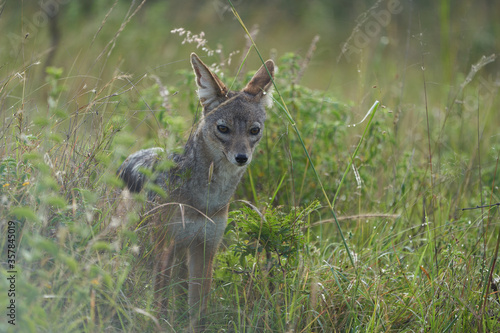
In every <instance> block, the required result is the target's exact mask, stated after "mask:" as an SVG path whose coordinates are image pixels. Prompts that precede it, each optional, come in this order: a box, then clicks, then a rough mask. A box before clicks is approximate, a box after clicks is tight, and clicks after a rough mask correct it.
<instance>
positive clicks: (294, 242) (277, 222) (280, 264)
mask: <svg viewBox="0 0 500 333" xmlns="http://www.w3.org/2000/svg"><path fill="white" fill-rule="evenodd" d="M317 208H319V202H317V201H314V202H313V203H311V204H310V205H308V206H307V207H304V208H297V207H293V208H292V209H291V210H290V212H288V213H285V212H283V211H282V210H281V209H279V208H276V207H272V206H270V205H267V206H266V207H265V209H264V212H263V213H261V212H259V211H258V210H257V209H256V207H253V206H244V207H243V208H241V210H240V211H233V212H231V217H230V221H231V223H230V225H229V227H228V228H229V230H230V231H229V232H230V234H232V235H231V238H232V239H235V243H234V244H232V245H231V246H230V250H231V251H232V252H233V253H234V254H235V255H236V256H239V257H240V264H241V266H242V267H243V268H244V269H245V270H248V269H250V268H251V267H252V266H253V263H255V262H256V260H257V258H258V257H259V256H260V255H261V254H263V252H264V253H265V254H266V258H267V262H266V263H265V266H266V267H267V269H268V270H270V269H278V270H280V271H281V270H282V271H289V270H290V269H294V268H296V267H297V265H298V263H299V254H300V252H301V251H302V250H303V249H304V246H305V245H306V237H305V235H304V233H303V229H304V228H305V227H306V222H307V220H306V219H308V218H309V215H310V214H311V213H312V212H313V211H314V210H316V209H317Z"/></svg>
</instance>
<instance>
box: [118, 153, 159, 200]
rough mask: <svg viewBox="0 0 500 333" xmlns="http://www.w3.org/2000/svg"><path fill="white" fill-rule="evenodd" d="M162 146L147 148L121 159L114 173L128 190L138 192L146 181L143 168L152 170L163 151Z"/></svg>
mask: <svg viewBox="0 0 500 333" xmlns="http://www.w3.org/2000/svg"><path fill="white" fill-rule="evenodd" d="M163 151H164V150H163V149H162V148H149V149H143V150H139V151H138V152H135V153H133V154H132V155H130V156H129V157H127V159H126V160H125V161H123V163H122V165H120V168H118V171H117V172H116V174H117V175H118V177H120V178H121V179H122V180H123V181H124V182H125V185H127V188H128V189H129V191H130V192H140V191H141V190H142V188H143V187H144V183H145V182H146V181H147V179H146V175H145V173H144V170H153V169H154V166H155V165H156V164H157V162H158V159H159V154H161V153H163Z"/></svg>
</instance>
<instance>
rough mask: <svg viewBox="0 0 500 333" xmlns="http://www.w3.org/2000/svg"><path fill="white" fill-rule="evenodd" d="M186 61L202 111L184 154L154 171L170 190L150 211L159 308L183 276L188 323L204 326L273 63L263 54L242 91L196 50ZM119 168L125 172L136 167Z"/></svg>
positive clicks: (259, 131)
mask: <svg viewBox="0 0 500 333" xmlns="http://www.w3.org/2000/svg"><path fill="white" fill-rule="evenodd" d="M191 64H192V66H193V70H194V72H195V75H196V83H197V86H198V96H199V98H200V102H201V103H202V105H203V117H202V119H201V121H200V123H199V125H198V127H197V129H196V130H195V132H194V134H193V135H192V136H191V137H190V138H189V140H188V142H187V144H186V147H185V151H184V153H183V155H176V156H173V157H172V159H173V161H174V162H175V163H176V165H175V166H174V167H173V168H171V169H170V170H169V171H167V172H165V173H164V174H162V175H161V177H158V178H157V180H156V183H157V184H158V185H160V186H162V187H163V188H164V189H165V190H166V191H167V193H168V197H167V198H166V199H162V198H160V197H159V196H156V197H155V198H154V200H153V201H154V204H153V206H152V208H151V210H150V212H151V215H152V218H153V220H154V221H155V225H156V231H155V236H156V239H157V240H156V267H155V299H156V302H157V304H158V306H159V309H160V310H161V312H162V313H166V311H167V308H168V306H169V304H168V296H169V293H170V290H169V289H171V288H170V287H171V285H172V284H173V282H174V279H175V278H178V279H179V280H187V282H188V283H187V286H188V290H189V293H188V304H189V309H190V318H191V324H190V327H191V329H192V330H193V331H203V330H204V325H203V316H204V314H205V311H206V307H207V298H208V295H209V293H210V288H211V283H212V265H213V260H214V256H215V253H216V251H217V248H218V247H219V244H220V242H221V240H222V236H223V233H224V230H225V228H226V224H227V214H228V206H229V205H228V203H229V200H230V199H231V197H232V195H233V194H234V191H235V190H236V187H237V185H238V183H239V181H240V179H241V177H242V175H243V174H244V172H245V170H246V166H247V165H248V164H249V163H250V161H251V160H252V154H253V151H254V149H255V147H256V145H257V143H258V142H259V141H260V139H261V137H262V133H263V130H264V121H265V118H266V114H265V109H264V107H265V105H267V104H268V98H269V96H268V94H269V93H270V90H271V87H272V80H271V77H272V76H273V75H274V63H273V62H272V61H271V60H268V61H267V62H266V63H265V66H266V67H267V69H266V67H264V66H262V67H261V68H260V69H259V70H258V71H257V73H256V74H255V76H254V77H253V78H252V80H251V81H250V82H249V83H248V85H247V86H246V87H245V88H244V89H243V90H242V91H239V92H236V91H229V90H228V89H227V87H226V86H225V85H224V83H222V81H221V80H220V79H219V78H218V77H217V75H216V74H215V73H213V72H212V71H210V69H209V68H208V67H207V66H206V65H205V64H204V63H203V62H202V61H201V60H200V58H198V56H196V54H194V53H193V54H192V55H191ZM270 75H271V77H270ZM147 153H148V152H147V151H146V152H145V153H144V154H147ZM141 156H142V155H141ZM131 157H132V155H131ZM136 159H139V157H137V158H136ZM131 160H133V158H131ZM151 160H153V159H151V158H150V159H149V160H148V161H151ZM125 164H126V162H124V165H125ZM122 168H123V170H125V171H123V170H122V173H125V172H127V170H134V169H133V168H132V167H130V169H126V166H122ZM175 271H178V273H177V275H175V274H174V272H175Z"/></svg>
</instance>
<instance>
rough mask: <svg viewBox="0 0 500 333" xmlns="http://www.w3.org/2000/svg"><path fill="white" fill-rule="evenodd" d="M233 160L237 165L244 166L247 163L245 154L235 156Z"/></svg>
mask: <svg viewBox="0 0 500 333" xmlns="http://www.w3.org/2000/svg"><path fill="white" fill-rule="evenodd" d="M234 159H235V160H236V162H237V163H238V164H242V165H243V164H245V163H246V162H247V161H248V156H247V155H246V154H237V155H236V156H235V157H234Z"/></svg>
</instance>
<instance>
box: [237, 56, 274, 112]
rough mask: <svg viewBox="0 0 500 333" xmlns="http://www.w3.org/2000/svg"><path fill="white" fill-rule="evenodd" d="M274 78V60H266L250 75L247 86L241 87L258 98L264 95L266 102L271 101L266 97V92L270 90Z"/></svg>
mask: <svg viewBox="0 0 500 333" xmlns="http://www.w3.org/2000/svg"><path fill="white" fill-rule="evenodd" d="M273 79H274V62H273V61H272V60H268V61H266V63H265V67H264V65H262V66H261V67H260V68H259V70H258V71H257V73H255V75H254V76H253V77H252V79H251V80H250V82H248V84H247V86H246V87H245V88H244V89H243V91H244V92H246V93H248V94H250V95H253V96H256V97H257V98H258V99H259V100H261V99H262V98H263V97H264V101H265V102H266V104H268V103H269V102H271V100H270V98H267V96H266V95H267V94H270V93H271V92H272V88H273Z"/></svg>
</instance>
